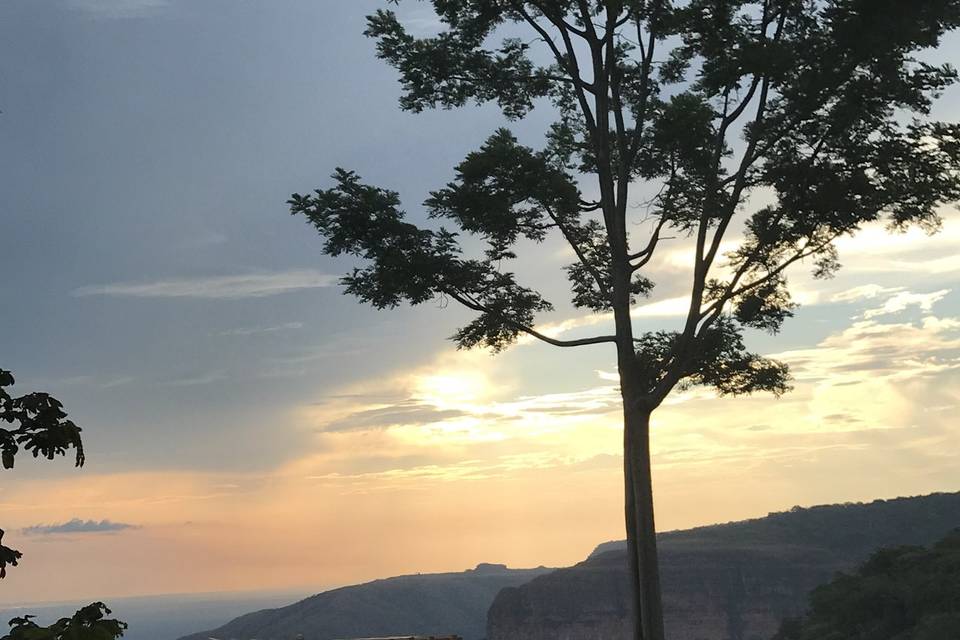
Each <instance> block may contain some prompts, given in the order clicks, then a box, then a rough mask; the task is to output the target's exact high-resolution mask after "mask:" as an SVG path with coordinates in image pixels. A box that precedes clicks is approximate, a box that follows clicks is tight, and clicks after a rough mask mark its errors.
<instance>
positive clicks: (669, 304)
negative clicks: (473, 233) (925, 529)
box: [0, 0, 960, 604]
mask: <svg viewBox="0 0 960 640" xmlns="http://www.w3.org/2000/svg"><path fill="white" fill-rule="evenodd" d="M380 6H383V5H382V3H381V2H379V1H374V0H352V1H351V2H340V1H335V0H324V1H316V0H272V1H271V2H269V3H267V2H253V1H246V0H203V1H199V0H197V1H187V0H44V1H40V2H38V1H36V0H3V1H2V2H0V110H2V113H0V225H2V226H0V273H2V274H3V276H2V279H0V299H2V300H3V303H2V306H0V366H2V367H3V368H5V369H9V370H12V371H13V372H14V374H15V376H16V379H17V385H16V386H15V387H14V388H13V390H14V391H15V392H16V391H20V392H22V393H27V392H29V391H33V390H44V391H48V392H50V393H52V394H54V395H55V396H56V397H57V398H59V399H60V400H62V401H63V403H64V404H65V406H66V408H67V410H68V411H69V412H70V416H71V418H72V419H74V420H75V421H76V422H77V423H78V424H80V425H81V426H82V427H83V429H84V432H83V433H84V442H85V444H86V448H87V464H86V466H84V467H83V468H82V469H75V468H73V466H72V465H71V464H70V461H69V460H65V459H63V460H57V461H55V462H42V461H41V462H37V461H34V460H32V459H29V458H22V459H21V460H19V461H18V463H17V467H16V469H15V470H13V471H4V472H3V473H2V483H0V526H2V527H3V528H4V529H5V530H6V532H7V537H5V539H4V541H5V543H7V544H12V545H13V546H15V547H17V548H19V549H21V550H22V551H23V552H24V558H23V561H22V564H21V566H19V567H16V568H15V569H13V570H12V571H11V572H10V575H9V577H8V578H7V579H6V580H4V581H3V582H2V583H0V604H10V603H15V602H24V601H32V602H40V601H52V600H61V599H79V600H94V599H101V598H103V599H108V598H109V597H111V596H114V597H119V596H135V595H148V594H159V593H190V592H209V591H229V590H266V589H281V588H284V589H285V588H298V589H300V588H302V589H305V590H312V589H321V588H324V587H329V586H333V585H342V584H349V583H354V582H358V581H362V580H368V579H373V578H377V577H384V576H388V575H397V574H402V573H411V572H428V571H447V570H462V569H466V568H469V567H472V566H474V565H476V564H477V563H479V562H499V563H506V564H508V565H510V566H516V567H521V566H522V567H529V566H538V565H546V566H564V565H569V564H572V563H574V562H577V561H579V560H581V559H583V558H584V557H585V556H586V555H587V554H588V553H589V552H590V550H591V549H592V548H593V547H594V546H595V545H596V544H598V543H600V542H603V541H605V540H610V539H618V538H621V537H622V536H623V534H622V529H623V525H622V489H621V482H622V476H621V470H620V466H621V457H620V447H621V443H622V440H621V431H620V425H619V422H618V411H619V406H618V395H617V390H616V381H615V376H614V371H615V361H614V357H613V353H612V352H611V351H610V350H609V349H608V348H607V347H605V346H594V347H589V348H582V349H577V350H572V351H571V350H558V349H554V348H551V347H549V346H546V345H541V344H537V343H533V342H531V341H527V340H524V341H521V342H520V344H518V345H516V346H515V347H513V348H511V349H508V350H507V351H506V352H504V353H502V354H499V355H496V356H493V355H491V354H489V353H487V352H483V351H470V352H463V351H460V352H458V351H456V350H455V348H454V347H453V344H452V343H451V342H450V341H449V340H448V339H447V338H448V336H450V335H451V334H452V333H453V332H454V330H455V329H456V328H457V327H459V326H461V325H462V324H463V323H464V322H465V321H469V318H470V316H469V315H468V314H467V313H466V312H464V311H462V310H460V309H457V308H455V307H453V306H443V305H440V304H437V303H428V304H425V305H422V306H420V307H417V308H413V309H410V308H400V309H397V310H395V311H391V312H380V311H376V310H374V309H371V308H369V307H365V306H362V305H361V304H359V303H357V302H356V301H355V300H353V299H351V298H349V297H346V296H344V295H342V292H341V290H340V287H339V286H338V285H337V281H338V278H339V276H340V275H341V274H343V273H344V272H345V271H346V270H348V269H349V268H350V267H351V266H352V263H350V262H349V261H346V262H344V261H339V260H334V259H331V258H328V257H325V256H324V255H322V246H321V245H322V243H321V240H320V238H319V237H318V236H317V235H316V233H315V232H314V231H313V230H312V229H311V228H310V227H308V226H307V225H306V224H305V223H304V221H303V220H302V219H300V218H294V217H291V216H290V215H289V213H288V209H287V206H286V205H285V201H286V199H287V198H288V197H289V195H290V194H291V193H293V192H300V193H303V192H307V191H309V190H311V189H313V188H317V187H325V186H328V185H329V183H330V180H329V175H330V174H331V173H332V171H333V169H334V168H335V167H337V166H343V167H345V168H350V169H354V170H356V171H357V172H358V173H359V174H360V175H361V176H363V178H364V179H365V180H366V181H368V182H371V183H374V184H378V185H383V186H386V187H389V188H392V189H395V190H397V191H399V192H400V194H401V196H402V197H403V200H404V202H405V203H406V205H407V208H408V210H409V212H410V215H411V216H412V217H413V218H414V219H418V218H422V215H423V212H422V210H421V209H420V208H419V206H418V205H417V203H419V202H422V200H423V199H424V198H425V196H426V195H427V193H428V192H429V191H430V190H431V189H435V188H437V187H439V186H441V185H443V184H444V183H445V182H447V181H448V180H450V179H451V177H452V167H453V166H454V165H455V164H456V163H457V162H458V161H460V160H461V159H462V158H463V156H464V155H465V154H466V153H467V152H469V151H471V150H473V149H475V148H477V147H478V146H479V145H480V144H481V143H482V142H483V140H484V139H485V138H486V137H487V136H488V135H489V134H490V133H491V132H492V131H493V130H494V129H496V128H497V127H499V126H502V125H503V124H504V121H503V118H502V116H501V115H500V114H499V113H498V112H497V110H496V109H493V108H489V107H480V108H474V107H471V108H467V109H462V110H457V111H437V112H427V113H423V114H417V115H414V114H410V113H404V112H402V111H401V110H400V109H399V108H398V106H397V98H398V97H399V88H398V85H397V82H396V75H395V73H394V71H393V70H392V69H390V68H389V67H387V66H386V65H385V64H383V63H381V62H380V61H378V60H377V59H376V58H375V55H374V50H373V43H372V42H370V41H369V40H367V39H366V38H364V37H363V36H362V35H361V34H362V31H363V28H364V16H365V15H366V14H368V13H370V12H372V11H373V10H374V9H376V8H378V7H380ZM399 12H400V15H401V17H402V19H403V20H404V22H405V23H406V24H407V25H408V26H409V27H410V28H411V29H413V30H415V31H417V30H421V31H424V32H426V31H428V30H430V29H433V28H435V22H434V21H433V19H432V16H431V14H430V13H429V11H428V5H427V4H425V3H411V2H407V3H401V6H400V9H399ZM939 55H942V56H944V58H945V59H950V57H951V56H952V57H953V59H957V57H958V56H960V39H958V38H951V39H950V40H948V41H947V42H946V43H945V45H944V47H943V49H942V50H941V52H940V54H939ZM937 115H938V116H939V117H940V118H942V119H947V120H954V121H956V120H957V119H960V91H958V90H956V89H952V90H950V91H948V92H947V93H946V94H945V95H944V96H943V98H942V100H941V101H940V103H938V107H937ZM548 122H549V114H548V113H540V112H534V114H533V115H531V116H530V117H529V118H527V119H526V120H524V121H522V122H520V123H513V124H511V125H510V126H512V127H514V129H515V131H516V133H517V134H518V136H519V137H520V139H521V140H522V141H523V142H525V143H528V144H533V145H536V144H538V141H540V140H542V133H543V131H544V128H545V127H546V125H547V123H548ZM943 215H944V219H945V224H944V227H943V229H942V231H941V232H940V233H939V234H937V235H935V236H932V237H928V236H926V235H925V234H924V233H922V232H920V231H917V230H915V231H911V232H909V233H906V234H894V235H891V234H889V233H887V232H886V231H885V230H884V229H883V228H882V227H871V228H867V229H865V230H864V231H863V232H862V233H860V234H859V235H857V236H856V237H853V238H846V239H844V240H843V241H842V242H841V243H840V245H839V249H840V258H841V261H842V262H843V264H844V268H843V270H842V271H841V272H840V274H839V275H838V276H837V277H836V278H834V279H832V280H829V281H825V282H824V281H814V280H812V279H811V278H810V277H809V275H808V274H807V272H806V270H805V269H804V268H801V269H798V270H795V271H794V272H792V273H791V281H792V282H793V284H794V291H795V293H796V298H797V299H798V300H799V301H800V302H802V303H803V306H802V307H801V308H800V309H799V310H798V311H797V314H796V317H795V318H794V319H792V320H790V321H788V323H787V325H786V326H785V328H784V331H783V332H782V333H781V334H780V335H778V336H776V337H770V336H766V335H764V334H750V335H749V336H748V341H749V344H750V346H751V347H753V348H754V349H756V350H758V351H759V352H761V353H764V354H767V355H772V356H777V357H780V358H782V359H783V360H784V361H786V362H787V363H789V364H790V365H791V366H792V369H793V372H794V376H795V382H794V387H795V388H794V390H793V392H792V393H790V394H788V395H787V396H785V397H783V398H781V399H775V398H772V397H767V396H757V397H751V398H745V399H733V400H732V399H722V398H717V397H715V396H714V395H713V394H711V393H708V392H706V391H703V390H691V391H688V392H685V393H677V394H675V395H674V396H673V397H672V398H671V399H670V400H668V402H667V403H666V405H665V406H663V407H662V408H661V409H660V410H658V412H657V414H656V415H655V417H654V423H653V456H654V473H655V492H656V501H657V517H658V527H659V528H660V529H661V530H667V529H676V528H683V527H689V526H694V525H699V524H708V523H713V522H723V521H730V520H736V519H741V518H746V517H755V516H762V515H765V514H766V513H768V512H770V511H776V510H783V509H787V508H790V507H792V506H793V505H798V504H799V505H809V504H820V503H835V502H845V501H858V500H870V499H874V498H879V497H893V496H899V495H917V494H922V493H929V492H933V491H954V490H960V453H958V451H960V449H958V448H957V447H956V444H955V443H956V441H957V438H958V436H960V426H958V425H957V422H956V420H955V415H956V412H957V410H958V408H960V384H958V383H960V290H958V286H957V282H958V276H960V215H958V214H957V213H956V211H954V210H951V209H945V210H944V211H943ZM689 255H690V247H689V244H688V243H687V242H686V241H684V240H683V239H679V240H674V241H671V242H669V243H666V244H665V245H664V248H663V251H662V253H661V254H659V257H658V259H657V261H656V264H654V265H653V267H654V268H655V272H656V273H658V274H660V275H661V279H660V281H659V283H658V285H659V286H658V288H657V296H655V297H654V298H652V299H651V300H650V301H649V302H646V303H644V304H642V305H640V306H638V307H637V309H636V310H635V311H634V316H635V318H636V322H637V325H638V329H640V330H651V329H659V328H671V327H675V326H676V324H677V322H678V321H679V314H680V313H681V312H682V310H683V308H684V304H685V303H684V301H683V299H682V295H683V286H684V282H686V281H687V280H688V274H687V273H686V272H685V267H686V265H687V263H688V260H687V257H688V256H689ZM570 259H571V255H570V254H569V251H568V250H566V249H565V248H564V246H563V245H561V244H560V243H559V242H557V241H553V240H551V241H548V242H546V243H544V244H543V245H540V246H531V247H527V250H526V251H525V252H524V256H523V258H522V259H521V260H519V261H518V264H517V272H518V274H520V277H521V278H522V280H523V281H525V282H532V283H537V284H542V285H543V286H542V289H543V290H544V291H545V292H546V293H547V297H548V298H551V299H553V300H554V301H555V302H558V303H559V302H561V301H562V300H563V299H564V298H563V296H564V294H565V285H564V281H563V278H562V275H561V272H560V271H559V270H560V269H561V268H562V266H563V265H564V264H567V263H568V262H569V261H570ZM807 267H809V265H807ZM542 321H543V323H544V327H545V330H547V331H549V332H552V333H553V334H554V335H564V337H576V336H580V335H587V334H588V333H590V332H594V331H598V330H602V329H603V328H604V326H605V325H607V324H609V318H607V317H604V316H585V315H584V314H583V312H582V311H576V310H573V309H571V308H569V306H566V305H564V304H557V311H555V312H553V313H551V314H548V315H546V316H544V317H543V318H542Z"/></svg>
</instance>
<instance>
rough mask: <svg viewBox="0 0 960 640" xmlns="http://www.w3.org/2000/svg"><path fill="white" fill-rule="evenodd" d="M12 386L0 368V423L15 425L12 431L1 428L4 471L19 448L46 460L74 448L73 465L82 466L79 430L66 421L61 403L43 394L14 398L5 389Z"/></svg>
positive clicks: (7, 376) (0, 442)
mask: <svg viewBox="0 0 960 640" xmlns="http://www.w3.org/2000/svg"><path fill="white" fill-rule="evenodd" d="M13 383H14V379H13V374H12V373H10V372H9V371H5V370H3V369H0V421H3V422H6V423H7V424H13V425H16V428H14V429H3V428H0V456H2V463H3V468H4V469H12V468H13V463H14V457H15V456H16V454H17V452H18V451H19V450H20V447H23V448H24V449H26V450H27V451H30V452H32V453H33V457H34V458H36V457H38V456H41V455H42V456H43V457H45V458H47V459H48V460H53V459H54V458H55V457H56V456H58V455H65V454H66V453H67V450H68V449H70V448H73V449H74V450H75V451H76V458H75V464H76V466H78V467H81V466H83V462H84V453H83V443H82V442H81V440H80V427H78V426H77V425H75V424H74V423H73V421H71V420H67V419H66V417H67V414H66V413H65V412H64V411H63V405H62V404H60V401H59V400H57V399H56V398H54V397H52V396H50V395H49V394H46V393H29V394H27V395H25V396H20V397H19V398H14V397H12V396H11V395H10V394H9V393H8V392H7V390H6V389H5V387H9V386H12V385H13Z"/></svg>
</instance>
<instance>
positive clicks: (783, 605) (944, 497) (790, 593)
mask: <svg viewBox="0 0 960 640" xmlns="http://www.w3.org/2000/svg"><path fill="white" fill-rule="evenodd" d="M958 525H960V494H934V495H931V496H924V497H919V498H900V499H896V500H886V501H884V500H878V501H876V502H872V503H869V504H847V505H831V506H821V507H813V508H809V509H799V508H794V509H792V510H790V511H788V512H783V513H774V514H770V515H769V516H767V517H766V518H759V519H755V520H748V521H743V522H736V523H730V524H725V525H714V526H709V527H700V528H697V529H690V530H687V531H678V532H670V533H664V534H661V535H660V536H659V543H660V557H661V570H662V579H663V591H664V609H665V616H666V623H667V636H668V637H669V638H670V639H671V640H754V639H757V640H766V639H768V638H770V637H771V636H772V635H773V634H774V633H775V632H776V630H777V628H778V627H779V624H780V621H781V620H782V618H783V617H786V616H795V615H798V614H800V613H802V612H803V610H804V608H805V606H806V599H807V594H808V592H809V591H810V590H811V589H812V588H813V587H815V586H817V585H819V584H821V583H823V582H826V581H827V580H829V579H830V578H831V577H832V576H833V574H834V573H835V572H837V571H840V570H847V569H850V568H852V567H853V566H854V565H856V564H857V563H859V562H861V561H862V560H864V559H865V558H866V557H867V556H868V555H869V554H870V553H871V552H872V551H873V550H875V549H876V548H878V547H882V546H895V545H902V544H920V545H925V544H930V543H932V542H933V541H935V540H937V539H939V538H941V537H942V536H943V535H944V534H945V533H946V532H947V531H949V530H951V529H953V528H955V527H957V526H958ZM624 548H625V546H624V543H622V542H613V543H605V544H603V545H600V546H599V547H598V548H597V550H596V551H594V553H593V554H591V556H590V557H589V558H588V559H587V560H586V561H584V562H581V563H580V564H578V565H576V566H573V567H570V568H567V569H560V570H558V571H555V572H553V573H550V574H547V575H543V576H540V577H538V578H535V579H534V580H532V581H531V582H529V583H528V584H525V585H521V586H519V587H513V588H506V589H504V590H503V591H501V592H500V593H499V594H498V595H497V597H496V599H495V600H494V602H493V605H492V606H491V608H490V612H489V614H488V619H487V638H488V640H521V639H522V640H621V639H622V638H627V637H628V629H629V621H630V617H629V616H630V610H629V608H628V600H627V582H626V581H627V574H626V554H625V551H624Z"/></svg>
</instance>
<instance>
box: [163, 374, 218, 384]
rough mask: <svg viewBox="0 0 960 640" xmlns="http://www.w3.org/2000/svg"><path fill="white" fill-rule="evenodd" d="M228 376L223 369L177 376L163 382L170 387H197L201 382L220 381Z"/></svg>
mask: <svg viewBox="0 0 960 640" xmlns="http://www.w3.org/2000/svg"><path fill="white" fill-rule="evenodd" d="M226 377H227V376H226V374H224V373H223V372H222V371H210V372H207V373H201V374H199V375H195V376H190V377H185V378H175V379H173V380H168V381H166V382H164V383H163V384H164V385H166V386H168V387H195V386H197V385H201V384H210V383H213V382H219V381H221V380H224V379H225V378H226Z"/></svg>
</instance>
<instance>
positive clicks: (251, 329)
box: [217, 322, 303, 336]
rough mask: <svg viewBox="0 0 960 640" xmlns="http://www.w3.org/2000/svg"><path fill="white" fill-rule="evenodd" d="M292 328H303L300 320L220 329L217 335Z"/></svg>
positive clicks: (275, 331)
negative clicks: (267, 325) (225, 329)
mask: <svg viewBox="0 0 960 640" xmlns="http://www.w3.org/2000/svg"><path fill="white" fill-rule="evenodd" d="M294 329H303V323H302V322H285V323H283V324H277V325H273V326H270V327H243V328H240V329H228V330H227V331H221V332H220V333H218V334H217V335H218V336H254V335H260V334H264V333H277V332H280V331H292V330H294Z"/></svg>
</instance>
